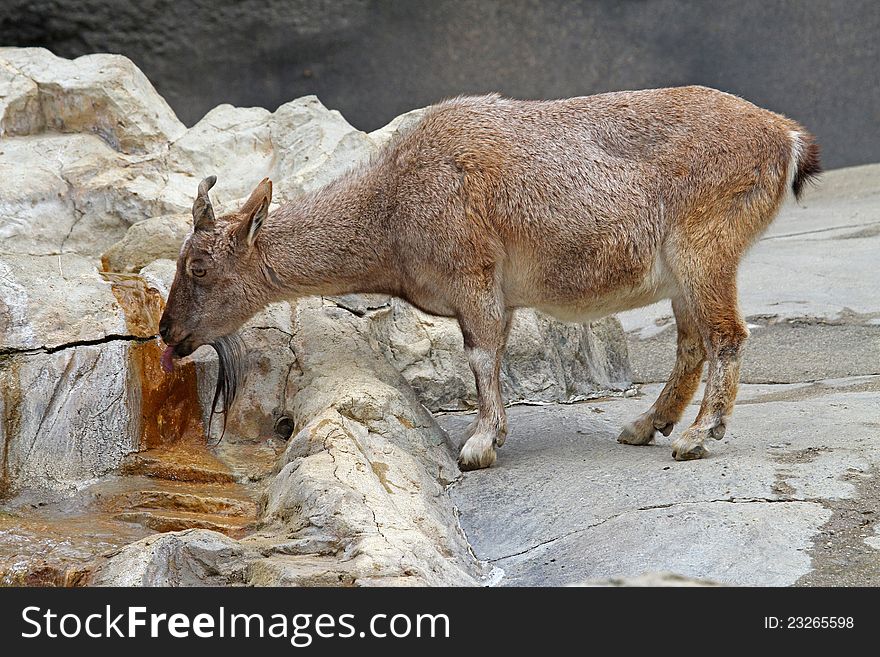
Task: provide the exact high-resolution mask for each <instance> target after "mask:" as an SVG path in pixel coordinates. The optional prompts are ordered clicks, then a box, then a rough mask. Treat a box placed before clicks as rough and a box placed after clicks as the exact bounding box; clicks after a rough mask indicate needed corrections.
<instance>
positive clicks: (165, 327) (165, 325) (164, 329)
mask: <svg viewBox="0 0 880 657" xmlns="http://www.w3.org/2000/svg"><path fill="white" fill-rule="evenodd" d="M169 324H171V322H169V321H168V316H167V315H162V319H160V320H159V335H161V336H162V339H163V340H165V342H168V335H169V333H171V330H170V328H169Z"/></svg>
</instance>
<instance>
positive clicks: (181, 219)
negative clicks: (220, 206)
mask: <svg viewBox="0 0 880 657" xmlns="http://www.w3.org/2000/svg"><path fill="white" fill-rule="evenodd" d="M192 224H193V221H192V215H191V214H168V215H161V216H158V217H152V218H150V219H144V220H143V221H138V222H137V223H135V224H132V226H131V227H130V228H129V229H128V232H126V233H125V237H123V238H122V239H121V240H120V241H119V242H117V243H116V244H114V245H113V246H111V247H110V248H109V249H107V251H105V252H104V254H103V255H102V256H101V266H102V268H103V269H104V270H105V271H116V272H129V273H133V272H137V271H140V270H141V269H143V268H144V267H146V266H147V265H149V264H150V263H152V262H154V261H156V260H159V259H169V260H176V259H177V256H178V255H179V254H180V246H181V244H182V243H183V240H184V238H186V236H187V235H188V234H189V233H190V231H192ZM172 271H173V270H172ZM172 280H173V275H172Z"/></svg>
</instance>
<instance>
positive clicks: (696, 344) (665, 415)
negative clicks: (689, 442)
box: [617, 299, 706, 445]
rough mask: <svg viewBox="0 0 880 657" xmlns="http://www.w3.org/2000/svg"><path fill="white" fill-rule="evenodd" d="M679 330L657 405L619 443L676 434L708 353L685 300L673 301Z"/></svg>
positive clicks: (625, 429) (644, 442) (630, 426)
mask: <svg viewBox="0 0 880 657" xmlns="http://www.w3.org/2000/svg"><path fill="white" fill-rule="evenodd" d="M672 310H673V312H674V313H675V325H676V329H677V331H678V347H677V349H676V357H675V367H673V369H672V374H670V375H669V380H668V381H667V382H666V385H665V386H664V387H663V391H662V392H661V393H660V396H659V397H657V401H655V402H654V404H653V406H651V408H649V409H648V410H647V411H646V412H645V413H642V415H640V416H639V417H637V418H636V419H635V420H633V421H632V422H630V423H628V424H627V425H625V426H624V427H623V431H621V432H620V436H618V438H617V442H620V443H624V444H626V445H648V444H650V443H652V442H653V441H654V436H655V435H656V434H657V432H658V431H659V432H660V433H662V434H663V435H664V436H668V435H669V434H670V433H672V429H673V427H674V426H675V423H676V422H678V421H679V420H680V419H681V416H682V415H683V414H684V410H685V408H686V407H687V405H688V403H690V401H691V399H692V398H693V396H694V393H695V392H696V390H697V387H698V386H699V385H700V376H701V375H702V373H703V362H704V361H705V359H706V352H705V349H704V348H703V341H702V338H701V337H700V331H699V330H698V328H697V324H696V321H695V320H694V317H693V315H692V314H691V312H690V311H689V310H688V308H687V304H686V303H685V302H684V300H682V299H674V300H673V301H672Z"/></svg>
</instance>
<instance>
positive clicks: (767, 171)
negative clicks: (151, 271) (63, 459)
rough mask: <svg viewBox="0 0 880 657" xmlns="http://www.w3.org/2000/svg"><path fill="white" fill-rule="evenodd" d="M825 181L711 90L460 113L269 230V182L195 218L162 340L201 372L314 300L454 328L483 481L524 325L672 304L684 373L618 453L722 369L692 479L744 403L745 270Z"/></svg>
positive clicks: (468, 107)
mask: <svg viewBox="0 0 880 657" xmlns="http://www.w3.org/2000/svg"><path fill="white" fill-rule="evenodd" d="M818 171H819V163H818V148H817V147H816V145H815V143H814V140H813V138H812V136H811V135H809V134H808V133H807V132H806V131H805V130H804V129H803V128H802V127H801V126H799V125H798V124H797V123H795V122H794V121H791V120H789V119H787V118H785V117H783V116H780V115H778V114H773V113H772V112H769V111H766V110H762V109H760V108H758V107H755V106H754V105H752V104H751V103H748V102H746V101H744V100H742V99H740V98H737V97H735V96H731V95H728V94H725V93H722V92H719V91H715V90H712V89H707V88H704V87H682V88H672V89H656V90H648V91H636V92H616V93H609V94H601V95H597V96H588V97H583V98H573V99H568V100H557V101H520V100H510V99H505V98H501V97H499V96H496V95H491V96H483V97H467V98H456V99H452V100H449V101H446V102H443V103H440V104H438V105H435V106H433V107H432V108H430V109H429V110H428V111H427V112H426V114H425V116H424V117H423V119H422V120H421V121H420V122H419V123H418V124H417V125H416V126H414V127H413V128H412V129H411V130H409V131H408V132H406V133H405V134H404V135H402V136H400V137H399V138H397V139H396V140H395V141H394V142H393V143H392V144H390V145H389V146H388V147H386V148H385V149H384V150H383V152H382V153H381V154H380V155H378V156H377V157H376V158H375V159H374V160H373V161H372V162H370V163H369V164H368V165H366V166H363V167H360V168H358V169H356V170H354V171H352V172H350V173H348V174H346V175H344V176H343V177H341V178H340V179H338V180H337V181H335V182H333V183H331V184H330V185H328V186H327V187H325V188H323V189H321V190H319V191H317V192H315V193H312V194H308V195H306V196H304V197H302V198H300V199H298V200H297V201H295V202H293V203H289V204H287V205H284V206H282V207H280V208H278V209H277V210H275V211H274V212H272V213H271V214H269V215H268V216H265V212H264V210H262V209H264V208H265V207H266V206H267V204H268V200H270V199H271V183H268V181H264V182H263V183H261V184H260V186H258V187H257V189H256V190H255V191H254V195H253V196H252V197H251V200H249V201H248V203H247V204H246V205H245V206H244V207H243V208H242V210H241V211H240V212H238V213H235V214H232V215H228V216H226V217H221V218H219V219H217V220H216V221H202V222H200V220H199V217H196V225H197V228H196V230H195V231H194V233H193V235H192V237H191V238H190V239H189V240H188V241H187V243H186V244H185V245H184V248H183V249H182V251H181V257H180V261H179V262H178V271H177V277H176V279H175V282H174V285H173V287H172V290H171V295H170V298H169V302H168V307H167V309H166V313H165V317H164V318H163V331H162V335H163V337H164V338H165V339H166V341H168V342H169V344H173V345H176V347H175V352H176V353H177V355H185V354H186V353H189V352H191V351H192V350H193V349H194V348H195V347H197V346H198V345H199V344H204V343H208V342H211V341H213V340H216V339H217V338H219V337H221V336H224V335H227V334H229V333H230V332H232V331H235V330H236V329H237V328H238V327H239V326H240V325H241V324H242V323H243V322H244V321H245V320H246V319H247V318H248V317H250V316H251V315H252V314H253V313H255V312H256V311H257V310H259V309H260V308H262V307H263V306H265V305H266V304H267V303H269V302H272V301H276V300H281V299H290V298H294V297H298V296H302V295H313V294H325V295H326V294H341V293H349V292H382V293H388V294H392V295H397V296H399V297H402V298H403V299H406V300H408V301H410V302H411V303H413V304H414V305H416V306H417V307H419V308H421V309H423V310H425V311H427V312H429V313H434V314H438V315H446V316H452V317H456V318H457V319H458V321H459V324H460V325H461V329H462V334H463V337H464V342H465V347H466V352H467V355H468V359H469V361H470V364H471V367H472V369H473V371H474V375H475V377H476V381H477V390H478V397H479V407H480V412H479V415H478V418H477V421H476V422H475V424H474V427H473V429H472V431H471V435H470V436H469V440H468V442H467V443H466V444H465V446H464V448H463V450H462V455H461V458H460V463H461V465H462V467H466V468H470V467H484V466H487V465H490V464H491V463H492V462H493V461H494V459H495V446H497V445H500V444H501V443H502V442H503V440H504V436H505V434H506V420H505V414H504V408H503V405H502V402H501V394H500V387H499V382H498V376H499V368H500V361H501V357H502V354H503V351H504V345H505V341H506V338H507V333H508V330H509V325H510V317H511V313H512V311H513V310H514V309H516V308H520V307H534V308H538V309H540V310H542V311H544V312H547V313H549V314H552V315H555V316H557V317H559V318H561V319H563V320H571V321H588V320H590V319H594V318H597V317H600V316H603V315H607V314H609V313H613V312H617V311H621V310H625V309H628V308H633V307H637V306H641V305H646V304H648V303H652V302H654V301H657V300H659V299H662V298H672V299H673V306H674V308H675V315H676V320H677V322H678V326H679V347H678V360H677V363H676V366H675V369H674V371H673V373H672V376H671V378H670V380H669V383H668V384H667V386H666V388H664V390H663V392H662V393H661V395H660V397H659V399H658V400H657V402H656V403H655V404H654V406H653V407H652V408H651V410H650V411H648V413H647V414H645V415H644V416H642V417H641V418H639V419H638V420H636V421H635V422H634V423H633V424H631V425H628V426H627V427H626V428H625V429H624V431H623V433H622V434H621V436H620V440H621V442H626V443H632V444H644V443H647V442H650V441H651V440H652V439H653V437H654V435H655V433H656V431H661V432H662V433H664V434H665V435H669V433H670V432H671V430H672V427H673V425H674V424H675V423H676V422H678V421H679V420H680V418H681V415H682V413H683V411H684V408H685V406H686V405H687V403H688V402H689V401H690V398H691V397H692V396H693V394H694V391H695V390H696V387H697V385H698V383H699V379H700V375H701V371H702V366H703V362H704V361H708V362H709V376H708V382H707V388H706V394H705V398H704V400H703V404H702V406H701V408H700V412H699V415H698V417H697V420H696V422H695V423H694V425H693V426H691V427H690V428H689V429H688V430H687V431H686V432H684V434H683V435H682V436H680V437H679V438H677V439H676V440H674V441H673V454H674V456H675V457H676V458H677V459H687V458H697V457H700V456H703V455H704V454H705V453H706V450H705V447H704V446H703V440H704V439H705V438H706V437H708V436H711V437H714V438H720V437H721V435H723V433H724V429H725V426H726V423H727V421H728V417H729V415H730V413H731V410H732V407H733V401H734V399H735V396H736V386H737V381H738V370H739V358H740V352H741V348H742V345H743V342H744V341H745V339H746V337H747V335H748V331H747V330H746V327H745V324H744V322H743V320H742V318H741V317H740V313H739V310H738V305H737V294H736V271H737V267H738V265H739V262H740V259H741V257H742V255H743V253H744V252H745V250H746V249H747V248H748V247H749V246H750V245H751V244H752V243H754V241H755V240H756V239H757V238H758V236H759V235H760V234H761V233H762V232H763V231H764V230H765V229H766V228H767V226H768V225H769V223H770V222H771V221H772V219H773V217H774V216H775V215H776V213H777V211H778V209H779V207H780V205H781V204H782V201H783V199H784V197H785V196H786V194H787V192H788V186H791V187H792V189H793V191H795V192H800V190H801V188H802V186H803V184H804V182H805V181H807V180H809V179H810V177H812V176H814V175H815V174H816V173H818ZM201 196H202V194H201V193H200V198H201ZM204 196H205V198H207V191H205V194H204ZM208 203H210V201H208ZM197 205H199V206H200V207H201V205H203V202H200V201H199V200H198V199H197ZM195 210H196V208H195V207H194V212H195ZM200 211H201V210H200ZM261 214H262V215H263V216H262V218H260V215H261ZM255 217H256V218H257V219H255ZM255 223H257V224H259V223H261V224H262V227H260V226H259V225H256V228H254V226H255ZM248 235H253V236H254V237H253V239H252V240H249V239H248ZM194 262H195V263H197V264H198V265H199V267H203V268H205V269H206V270H207V271H206V273H205V275H204V276H203V277H201V278H197V277H195V276H193V275H192V271H191V268H192V266H193V263H194Z"/></svg>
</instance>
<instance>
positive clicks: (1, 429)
mask: <svg viewBox="0 0 880 657" xmlns="http://www.w3.org/2000/svg"><path fill="white" fill-rule="evenodd" d="M129 348H130V345H129V343H128V342H127V341H125V340H114V341H111V342H108V343H105V344H101V345H93V346H77V347H69V348H65V349H61V350H59V351H55V352H52V353H47V352H45V351H41V352H36V353H28V354H15V355H7V356H5V357H2V358H0V419H2V422H0V463H2V464H3V470H2V471H0V492H6V493H9V492H13V491H16V490H18V489H20V488H23V487H29V488H49V489H60V490H72V489H75V488H77V487H79V486H81V485H82V484H83V483H84V482H87V481H90V480H93V479H94V478H95V477H99V476H101V475H103V474H106V473H108V472H110V471H111V470H113V469H114V468H116V467H117V466H118V465H119V464H120V462H121V461H122V459H123V458H124V457H125V456H126V455H127V454H128V453H130V452H132V451H134V450H136V449H137V447H138V439H139V431H138V426H139V425H138V420H137V414H138V412H139V410H140V407H139V405H138V404H131V403H126V401H125V400H127V399H131V397H132V396H133V395H134V393H135V390H134V389H133V388H132V385H131V382H130V380H129V375H128V371H127V365H128V360H129Z"/></svg>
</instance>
